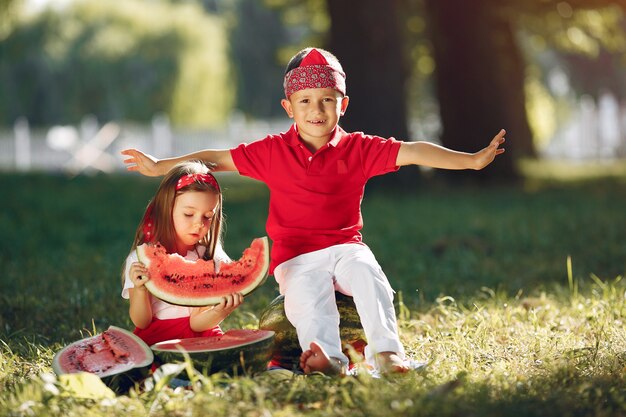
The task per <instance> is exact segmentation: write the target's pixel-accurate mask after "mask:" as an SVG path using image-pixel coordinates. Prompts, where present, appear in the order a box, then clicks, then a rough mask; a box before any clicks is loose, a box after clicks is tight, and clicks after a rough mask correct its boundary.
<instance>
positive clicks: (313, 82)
mask: <svg viewBox="0 0 626 417" xmlns="http://www.w3.org/2000/svg"><path fill="white" fill-rule="evenodd" d="M283 87H284V89H285V97H287V98H289V96H290V95H292V94H293V93H295V92H296V91H300V90H305V89H307V88H332V89H335V90H337V91H339V92H340V93H341V94H344V95H345V94H346V74H344V73H343V71H341V70H339V69H336V68H333V67H332V66H331V65H330V64H329V63H328V61H327V60H326V58H325V57H324V55H322V54H321V53H320V52H319V51H318V50H317V49H311V51H310V52H309V53H308V54H307V55H306V56H305V57H304V58H303V59H302V62H300V65H299V66H298V67H297V68H294V69H292V70H291V71H289V72H288V73H287V74H286V75H285V79H284V81H283Z"/></svg>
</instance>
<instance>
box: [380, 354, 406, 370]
mask: <svg viewBox="0 0 626 417" xmlns="http://www.w3.org/2000/svg"><path fill="white" fill-rule="evenodd" d="M376 364H377V365H378V369H379V370H380V372H383V373H387V372H391V373H398V374H403V373H405V372H409V370H410V368H409V366H408V364H407V363H406V362H405V361H403V360H402V359H401V358H400V356H398V354H397V353H395V352H380V353H378V354H376Z"/></svg>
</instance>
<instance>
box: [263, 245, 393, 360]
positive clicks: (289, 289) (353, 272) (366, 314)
mask: <svg viewBox="0 0 626 417" xmlns="http://www.w3.org/2000/svg"><path fill="white" fill-rule="evenodd" d="M274 277H275V278H276V281H277V282H278V285H279V289H280V293H281V294H283V295H284V296H285V314H286V315H287V318H288V319H289V321H290V322H291V324H293V325H294V327H295V328H296V331H297V333H298V341H299V342H300V347H301V348H302V350H303V351H304V350H307V349H309V344H310V343H311V342H313V341H316V342H317V343H319V344H320V345H321V346H322V347H323V348H324V350H325V351H326V353H328V355H329V356H331V357H335V358H338V359H339V360H341V361H342V362H343V363H344V364H347V363H348V358H347V357H346V356H345V355H344V354H343V353H342V351H341V339H340V337H339V313H338V311H337V305H336V302H335V291H339V292H341V293H343V294H346V295H349V296H352V297H353V299H354V303H355V304H356V308H357V312H358V313H359V318H360V319H361V324H362V326H363V330H364V331H365V336H366V338H367V347H366V348H365V356H366V361H367V363H368V364H370V365H372V366H376V364H375V360H374V355H375V354H376V353H378V352H396V353H397V354H398V355H399V356H400V357H401V358H404V348H403V347H402V344H401V343H400V339H399V337H398V326H397V322H396V313H395V310H394V306H393V290H392V289H391V286H390V285H389V281H388V280H387V277H386V276H385V274H384V273H383V271H382V269H381V267H380V265H378V262H377V261H376V258H374V254H373V253H372V251H371V250H370V249H369V248H368V247H367V246H365V245H359V244H344V245H336V246H331V247H329V248H326V249H321V250H318V251H315V252H310V253H305V254H303V255H300V256H297V257H295V258H293V259H290V260H289V261H286V262H283V263H282V264H280V265H278V267H276V269H275V270H274Z"/></svg>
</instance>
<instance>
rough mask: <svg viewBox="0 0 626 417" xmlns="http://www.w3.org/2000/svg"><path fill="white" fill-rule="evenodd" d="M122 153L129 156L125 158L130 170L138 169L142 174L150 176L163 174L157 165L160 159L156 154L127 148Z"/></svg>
mask: <svg viewBox="0 0 626 417" xmlns="http://www.w3.org/2000/svg"><path fill="white" fill-rule="evenodd" d="M122 155H126V156H128V157H129V158H127V159H124V163H125V164H126V169H127V170H128V171H138V172H139V173H140V174H142V175H146V176H148V177H158V176H160V175H162V173H161V172H160V170H159V168H158V166H157V163H158V162H159V160H158V159H157V158H155V157H154V156H152V155H148V154H145V153H143V152H141V151H140V150H138V149H125V150H123V151H122Z"/></svg>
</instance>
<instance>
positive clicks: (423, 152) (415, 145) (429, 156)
mask: <svg viewBox="0 0 626 417" xmlns="http://www.w3.org/2000/svg"><path fill="white" fill-rule="evenodd" d="M505 133H506V132H505V130H504V129H502V130H500V132H499V133H498V134H497V135H496V136H494V138H493V139H492V140H491V143H489V145H488V146H487V147H486V148H484V149H482V150H480V151H478V152H476V153H466V152H458V151H453V150H451V149H448V148H444V147H443V146H439V145H435V144H434V143H429V142H403V143H402V145H401V146H400V151H399V152H398V156H397V158H396V165H398V166H404V165H423V166H428V167H432V168H442V169H483V168H484V167H486V166H487V165H489V164H490V163H491V162H492V161H493V160H494V159H495V157H496V156H497V155H500V154H501V153H502V152H504V149H503V148H500V147H499V146H500V145H502V144H503V143H504V140H505V139H504V135H505Z"/></svg>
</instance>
